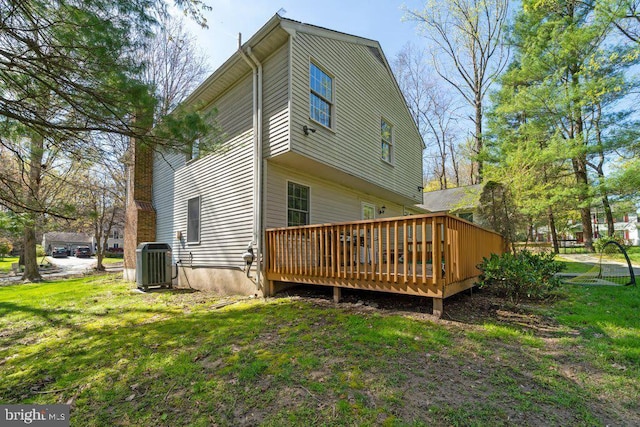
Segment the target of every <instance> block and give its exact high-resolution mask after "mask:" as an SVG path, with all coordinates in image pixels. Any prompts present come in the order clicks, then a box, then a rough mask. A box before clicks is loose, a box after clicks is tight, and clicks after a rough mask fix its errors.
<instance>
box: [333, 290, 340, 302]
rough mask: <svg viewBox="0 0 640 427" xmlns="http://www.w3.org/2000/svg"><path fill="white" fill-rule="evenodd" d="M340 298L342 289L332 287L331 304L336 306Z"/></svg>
mask: <svg viewBox="0 0 640 427" xmlns="http://www.w3.org/2000/svg"><path fill="white" fill-rule="evenodd" d="M341 297H342V288H340V287H339V286H334V287H333V302H335V303H336V304H337V303H339V302H340V298H341Z"/></svg>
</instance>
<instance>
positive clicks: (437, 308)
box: [431, 298, 444, 319]
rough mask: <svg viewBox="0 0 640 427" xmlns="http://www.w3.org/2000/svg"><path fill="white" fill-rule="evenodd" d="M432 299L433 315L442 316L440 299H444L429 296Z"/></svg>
mask: <svg viewBox="0 0 640 427" xmlns="http://www.w3.org/2000/svg"><path fill="white" fill-rule="evenodd" d="M431 299H432V300H433V315H434V316H436V317H437V318H438V319H439V318H441V317H442V311H443V309H442V306H443V304H442V301H444V299H443V298H431Z"/></svg>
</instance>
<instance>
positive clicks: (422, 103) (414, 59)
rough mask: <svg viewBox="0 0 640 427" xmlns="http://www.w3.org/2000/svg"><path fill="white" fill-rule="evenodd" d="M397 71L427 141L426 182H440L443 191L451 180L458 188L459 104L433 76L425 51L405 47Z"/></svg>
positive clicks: (409, 45) (398, 58)
mask: <svg viewBox="0 0 640 427" xmlns="http://www.w3.org/2000/svg"><path fill="white" fill-rule="evenodd" d="M394 69H395V73H396V76H397V80H398V84H399V85H400V89H401V90H402V92H403V94H404V96H405V99H406V100H407V104H408V106H409V110H410V111H411V114H412V116H413V118H414V120H415V121H416V123H417V125H418V128H419V129H420V132H421V134H422V136H423V138H424V139H425V141H427V150H425V154H424V156H425V158H424V161H425V165H426V169H427V170H426V172H425V180H426V181H427V182H428V181H430V180H432V179H435V180H437V181H438V186H439V188H440V189H445V188H448V187H450V186H451V185H450V182H449V180H450V179H453V181H454V183H455V186H459V185H460V173H459V168H460V163H461V159H460V158H459V157H460V150H459V149H458V136H459V135H458V130H459V129H458V127H457V121H458V119H459V116H458V110H459V105H457V103H456V100H455V99H454V97H452V96H451V94H450V93H448V92H447V91H446V90H445V89H444V88H443V87H442V86H441V85H440V83H439V82H438V81H436V80H435V79H434V78H433V76H432V75H431V73H430V67H429V66H428V64H427V61H426V60H425V53H424V50H420V49H418V48H416V47H415V46H414V45H412V44H410V43H409V44H407V45H405V46H404V47H403V49H402V50H401V51H400V53H399V54H398V55H397V57H396V59H395V61H394Z"/></svg>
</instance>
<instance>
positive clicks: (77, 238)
mask: <svg viewBox="0 0 640 427" xmlns="http://www.w3.org/2000/svg"><path fill="white" fill-rule="evenodd" d="M44 238H45V239H46V240H47V241H48V242H70V243H93V237H92V236H91V235H90V234H87V233H63V232H52V233H45V235H44Z"/></svg>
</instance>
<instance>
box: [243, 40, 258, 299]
mask: <svg viewBox="0 0 640 427" xmlns="http://www.w3.org/2000/svg"><path fill="white" fill-rule="evenodd" d="M238 51H239V52H240V54H241V55H242V58H243V59H244V60H245V61H246V62H247V64H249V66H250V67H251V70H252V71H253V142H254V144H253V147H254V152H253V171H254V175H253V176H254V178H253V224H254V228H253V243H255V244H256V245H257V247H258V253H257V255H256V261H257V262H256V286H257V287H258V289H260V288H261V287H262V286H261V272H262V241H263V239H262V63H261V62H260V61H259V60H258V58H256V57H255V55H254V54H253V52H251V47H248V48H247V52H246V53H245V51H244V50H243V49H242V35H241V34H239V35H238Z"/></svg>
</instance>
